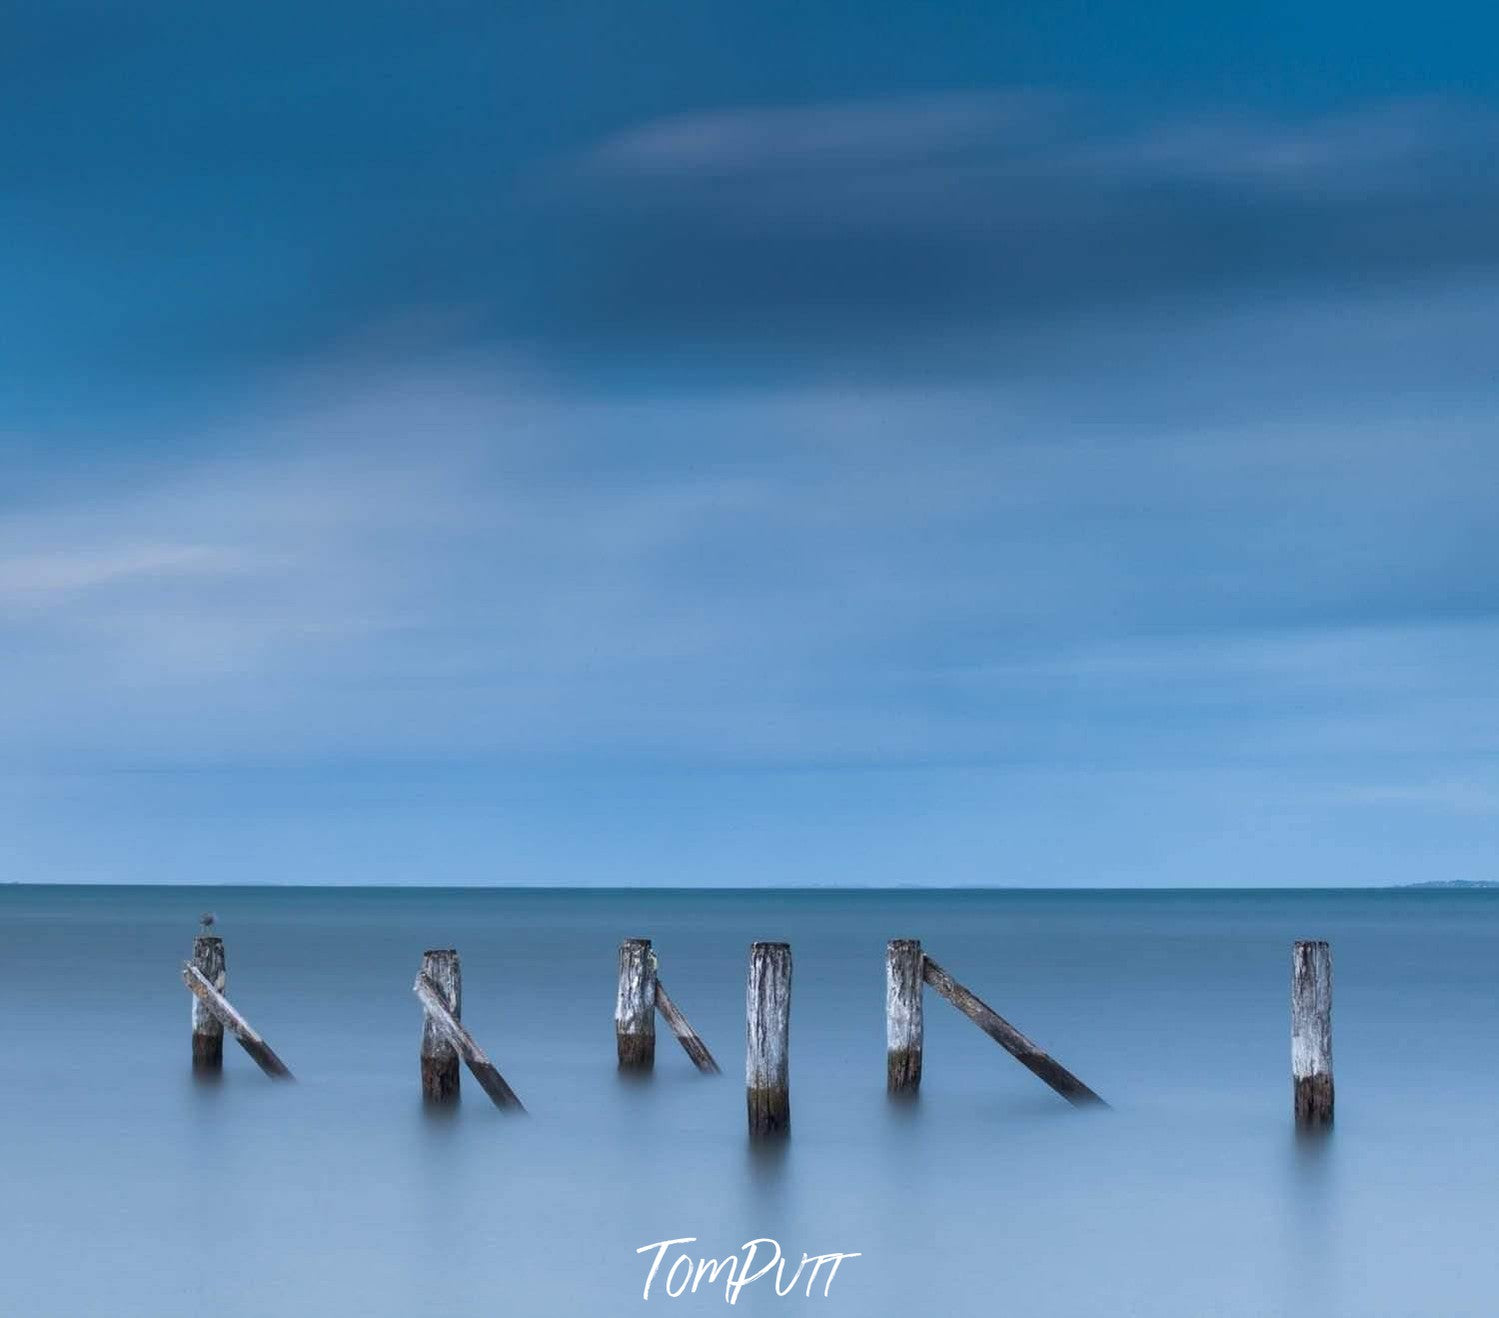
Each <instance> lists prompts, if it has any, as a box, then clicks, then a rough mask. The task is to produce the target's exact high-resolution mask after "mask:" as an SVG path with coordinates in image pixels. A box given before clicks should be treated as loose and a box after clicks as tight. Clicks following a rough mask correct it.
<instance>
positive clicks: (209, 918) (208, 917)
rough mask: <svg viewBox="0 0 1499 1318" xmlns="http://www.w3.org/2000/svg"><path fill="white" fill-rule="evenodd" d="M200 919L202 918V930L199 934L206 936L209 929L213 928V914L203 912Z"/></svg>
mask: <svg viewBox="0 0 1499 1318" xmlns="http://www.w3.org/2000/svg"><path fill="white" fill-rule="evenodd" d="M201 918H202V921H203V928H202V930H201V931H200V932H202V933H205V934H206V933H207V932H208V931H209V930H210V929H212V928H213V912H212V911H204V912H203V915H202V917H201Z"/></svg>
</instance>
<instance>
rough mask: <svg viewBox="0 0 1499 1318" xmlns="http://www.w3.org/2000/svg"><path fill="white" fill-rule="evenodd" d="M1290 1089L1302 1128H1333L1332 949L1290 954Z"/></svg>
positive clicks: (1318, 944)
mask: <svg viewBox="0 0 1499 1318" xmlns="http://www.w3.org/2000/svg"><path fill="white" fill-rule="evenodd" d="M1291 1088H1292V1096H1293V1097H1292V1102H1293V1107H1294V1110H1295V1113H1296V1124H1297V1125H1298V1126H1306V1127H1311V1126H1330V1125H1331V1124H1332V1100H1333V1088H1332V948H1331V947H1329V946H1328V944H1327V943H1325V942H1322V941H1320V940H1318V941H1302V940H1298V941H1297V942H1296V943H1295V944H1294V946H1293V947H1292V949H1291Z"/></svg>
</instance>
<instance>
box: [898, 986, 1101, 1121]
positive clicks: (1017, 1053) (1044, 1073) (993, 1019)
mask: <svg viewBox="0 0 1499 1318" xmlns="http://www.w3.org/2000/svg"><path fill="white" fill-rule="evenodd" d="M921 965H922V976H923V978H924V979H925V980H926V982H927V983H928V984H930V985H931V986H932V987H933V988H934V989H936V990H937V992H938V993H940V994H941V995H942V996H943V997H944V998H946V999H947V1000H948V1001H949V1002H950V1003H952V1005H953V1006H954V1007H956V1008H957V1009H958V1010H959V1011H961V1012H962V1013H963V1015H965V1016H967V1017H968V1019H969V1020H971V1021H972V1022H973V1023H974V1024H975V1025H977V1026H978V1027H979V1029H981V1030H982V1031H983V1032H984V1033H985V1034H987V1035H988V1036H989V1037H990V1038H991V1039H993V1040H994V1042H995V1043H997V1044H998V1045H999V1046H1000V1047H1001V1048H1003V1049H1004V1050H1005V1051H1006V1052H1007V1053H1009V1054H1010V1056H1011V1057H1013V1058H1014V1059H1015V1060H1016V1061H1017V1062H1019V1063H1020V1064H1021V1066H1023V1067H1025V1068H1026V1070H1028V1071H1029V1072H1030V1073H1031V1074H1032V1075H1034V1076H1036V1077H1037V1078H1038V1079H1041V1080H1044V1081H1045V1082H1046V1083H1047V1084H1049V1085H1050V1086H1051V1087H1052V1088H1053V1089H1055V1090H1056V1091H1057V1093H1059V1094H1060V1095H1061V1096H1062V1097H1063V1098H1065V1099H1066V1100H1067V1101H1068V1102H1069V1103H1071V1104H1073V1105H1074V1106H1077V1107H1083V1106H1085V1105H1087V1104H1090V1103H1097V1104H1100V1105H1101V1106H1103V1107H1107V1106H1108V1104H1107V1103H1104V1101H1103V1099H1101V1098H1099V1096H1098V1095H1097V1094H1095V1093H1094V1092H1093V1091H1092V1090H1091V1089H1089V1088H1088V1086H1087V1085H1085V1084H1084V1083H1083V1082H1082V1081H1081V1080H1079V1079H1078V1078H1077V1077H1076V1076H1075V1075H1073V1074H1072V1072H1071V1071H1069V1070H1068V1069H1067V1068H1066V1067H1065V1066H1063V1065H1062V1064H1061V1063H1060V1062H1058V1061H1057V1060H1056V1059H1055V1058H1053V1057H1051V1056H1049V1055H1048V1054H1047V1053H1045V1052H1043V1051H1042V1050H1041V1049H1040V1048H1038V1047H1037V1046H1036V1045H1035V1044H1033V1043H1032V1042H1031V1041H1030V1040H1029V1039H1027V1038H1026V1037H1025V1035H1023V1034H1021V1033H1020V1031H1019V1030H1017V1029H1016V1028H1015V1027H1014V1026H1013V1025H1011V1024H1010V1022H1009V1021H1007V1020H1005V1018H1004V1017H1003V1016H1001V1015H1000V1014H999V1013H998V1012H996V1011H995V1010H994V1009H993V1008H992V1007H991V1006H989V1004H988V1003H986V1002H983V1001H982V1000H980V998H979V997H978V996H977V995H976V994H974V993H970V992H969V991H968V990H967V989H966V988H964V987H963V986H962V985H961V984H959V983H958V982H957V981H956V980H954V979H953V977H952V976H951V975H949V974H948V973H947V971H945V970H943V969H942V967H941V966H939V965H938V964H937V963H936V962H935V961H933V960H932V958H931V957H929V956H928V957H923V958H922V962H921Z"/></svg>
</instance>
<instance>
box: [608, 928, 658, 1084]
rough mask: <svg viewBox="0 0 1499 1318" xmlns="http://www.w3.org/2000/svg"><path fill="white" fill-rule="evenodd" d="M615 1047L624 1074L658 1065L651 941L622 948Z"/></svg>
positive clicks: (635, 940)
mask: <svg viewBox="0 0 1499 1318" xmlns="http://www.w3.org/2000/svg"><path fill="white" fill-rule="evenodd" d="M614 1043H615V1048H616V1050H617V1051H618V1053H619V1065H620V1069H621V1070H624V1071H649V1070H650V1069H651V1067H653V1066H654V1065H655V1064H656V963H655V961H654V959H653V958H652V956H651V940H650V939H649V938H627V939H625V941H624V942H622V943H621V944H620V945H619V993H618V994H617V996H616V997H615V999H614Z"/></svg>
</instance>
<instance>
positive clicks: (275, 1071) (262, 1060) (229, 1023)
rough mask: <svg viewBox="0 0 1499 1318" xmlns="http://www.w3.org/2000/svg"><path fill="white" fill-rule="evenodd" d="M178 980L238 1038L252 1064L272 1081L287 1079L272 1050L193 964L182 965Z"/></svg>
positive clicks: (287, 1074)
mask: <svg viewBox="0 0 1499 1318" xmlns="http://www.w3.org/2000/svg"><path fill="white" fill-rule="evenodd" d="M182 982H183V983H184V984H186V985H187V986H188V988H189V989H191V990H192V992H193V994H194V995H195V996H196V997H197V999H198V1000H199V1001H200V1002H201V1003H203V1005H204V1006H205V1007H207V1008H208V1010H209V1011H211V1012H212V1013H213V1014H214V1015H215V1016H217V1017H218V1018H219V1020H220V1022H222V1023H223V1025H224V1026H225V1027H226V1028H227V1029H228V1030H229V1031H230V1032H231V1033H232V1034H233V1035H234V1037H235V1038H236V1039H238V1040H239V1044H240V1047H241V1048H243V1049H244V1050H245V1051H246V1052H247V1053H249V1054H250V1056H251V1057H253V1058H254V1059H255V1064H256V1066H258V1067H259V1068H260V1069H261V1070H262V1071H264V1072H265V1073H266V1074H267V1075H268V1076H270V1077H271V1079H273V1080H290V1079H291V1078H292V1074H291V1072H290V1071H289V1070H287V1068H286V1063H285V1062H283V1061H282V1060H281V1059H280V1058H279V1057H277V1056H276V1054H275V1053H274V1052H272V1051H271V1046H270V1044H268V1043H267V1042H266V1041H265V1040H264V1039H262V1038H261V1037H260V1035H259V1034H258V1033H256V1031H255V1030H254V1029H253V1028H252V1027H251V1025H250V1022H249V1021H247V1020H246V1019H245V1018H244V1017H243V1016H241V1015H240V1014H239V1012H237V1011H235V1009H234V1007H233V1006H232V1005H231V1004H230V1002H229V999H228V998H226V997H225V996H224V995H223V994H222V993H220V992H219V991H218V989H216V988H214V986H213V985H212V984H210V983H209V982H208V978H207V976H205V975H204V974H203V972H202V971H201V970H199V969H198V967H197V966H195V965H192V964H184V965H183V967H182Z"/></svg>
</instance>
